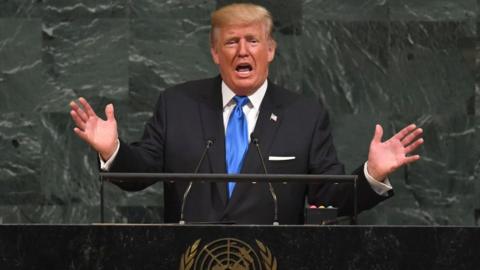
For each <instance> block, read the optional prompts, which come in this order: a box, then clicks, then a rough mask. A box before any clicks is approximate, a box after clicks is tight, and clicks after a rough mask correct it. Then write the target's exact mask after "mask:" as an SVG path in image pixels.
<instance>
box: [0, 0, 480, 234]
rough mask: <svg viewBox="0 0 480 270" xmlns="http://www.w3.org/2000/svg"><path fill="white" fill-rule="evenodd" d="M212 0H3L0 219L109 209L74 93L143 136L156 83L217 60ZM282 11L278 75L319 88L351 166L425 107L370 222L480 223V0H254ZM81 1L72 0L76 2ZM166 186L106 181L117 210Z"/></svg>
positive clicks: (57, 217)
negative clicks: (418, 131)
mask: <svg viewBox="0 0 480 270" xmlns="http://www.w3.org/2000/svg"><path fill="white" fill-rule="evenodd" d="M225 2H230V1H220V0H218V1H206V0H188V1H184V0H173V1H166V0H157V1H154V0H135V1H134V0H82V1H67V0H16V1H13V0H0V223H91V222H96V221H98V216H99V208H98V205H99V195H98V189H99V183H98V181H97V164H96V157H95V153H93V152H92V151H91V150H90V149H89V148H88V147H87V146H86V145H85V144H84V143H83V142H82V141H80V140H79V139H78V138H76V137H75V135H74V134H73V131H72V129H73V124H72V121H71V120H70V117H69V113H68V111H69V109H68V103H69V101H70V100H72V99H75V98H77V97H79V96H84V97H86V98H87V99H89V100H90V101H91V102H92V103H93V105H94V107H95V108H96V109H97V111H98V112H99V113H102V115H103V107H104V106H105V105H106V104H107V103H109V102H113V103H114V104H115V106H116V115H117V118H118V120H119V125H120V135H121V137H122V138H124V139H126V140H129V141H131V140H134V139H135V138H138V137H139V136H140V134H141V132H142V128H143V123H144V122H145V120H146V119H147V118H148V117H149V116H150V112H151V109H152V107H153V104H154V101H155V99H156V97H157V95H158V93H159V92H160V91H162V90H164V89H165V88H166V87H169V86H172V85H174V84H177V83H180V82H183V81H186V80H192V79H198V78H203V77H210V76H214V75H216V74H217V71H216V67H215V66H214V65H213V64H212V62H211V59H210V55H209V47H208V32H209V15H210V12H211V11H212V10H214V9H215V7H216V6H217V5H219V4H224V3H225ZM256 2H257V3H261V4H264V5H265V6H267V7H268V8H269V9H270V10H271V11H272V12H273V14H274V16H275V18H276V22H275V25H276V31H275V38H276V40H277V41H278V44H279V46H278V51H277V55H276V59H275V62H274V63H273V66H272V69H271V78H272V79H273V80H274V81H275V82H277V83H279V84H282V85H285V86H286V87H288V88H289V89H291V90H292V91H295V92H300V93H302V94H304V95H307V96H311V97H312V98H321V99H322V100H323V101H324V102H325V103H326V104H327V106H328V108H329V110H330V112H331V118H332V122H333V127H334V133H335V142H336V145H337V148H338V151H339V155H340V157H341V159H342V160H343V161H344V162H345V164H346V166H347V168H348V169H353V168H354V167H356V166H358V165H359V164H360V163H362V162H363V161H364V160H365V159H366V156H367V150H368V145H369V141H370V138H371V137H372V134H373V128H374V125H375V123H381V124H382V125H383V126H384V128H385V131H386V135H387V136H390V135H391V134H393V133H394V132H395V131H398V130H399V128H401V127H403V126H404V125H406V124H408V123H410V122H415V123H417V124H418V125H420V126H422V127H423V128H424V130H425V140H426V143H425V145H424V147H423V148H422V150H421V151H420V154H421V155H422V156H423V160H422V161H420V162H418V163H416V164H414V165H412V166H409V167H407V168H405V169H404V170H400V171H399V172H397V173H395V174H394V175H392V177H391V182H392V184H393V186H394V188H395V191H396V196H395V197H394V198H393V199H391V200H388V201H387V202H385V203H383V204H382V205H380V206H379V207H377V208H375V209H374V210H372V211H369V212H368V213H364V214H362V215H361V216H360V222H361V223H371V224H429V225H436V224H445V225H451V224H456V225H473V224H475V218H474V209H475V208H478V207H479V206H480V196H479V195H480V182H479V181H480V179H479V176H480V158H479V139H478V135H477V129H478V127H479V123H480V122H479V121H478V120H479V115H480V113H479V111H478V110H479V109H480V106H479V105H480V102H479V94H480V90H479V88H478V86H477V84H476V80H477V77H478V75H477V74H478V71H477V62H478V55H477V54H478V53H477V51H478V50H477V47H478V45H477V44H478V42H477V41H478V34H477V28H478V25H479V23H478V19H477V13H478V3H477V2H476V1H475V0H456V1H450V0H428V1H426V0H365V1H357V0H345V1H338V0H303V1H301V0H296V1H273V0H271V1H256ZM72 3H76V4H72ZM162 192H163V191H162V187H161V185H160V184H157V185H155V186H153V187H151V188H148V189H147V190H145V191H143V192H138V193H127V192H123V191H121V190H119V189H118V188H116V187H114V186H108V187H107V192H106V193H107V213H106V214H107V220H108V221H112V222H159V221H161V212H162V196H163V195H162Z"/></svg>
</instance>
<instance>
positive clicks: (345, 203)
mask: <svg viewBox="0 0 480 270" xmlns="http://www.w3.org/2000/svg"><path fill="white" fill-rule="evenodd" d="M309 173H310V174H329V175H342V174H345V169H344V166H343V164H342V163H341V162H340V161H339V160H338V158H337V153H336V150H335V146H334V144H333V138H332V133H331V128H330V120H329V116H328V113H327V111H326V110H324V109H320V111H319V113H318V116H317V119H316V123H315V128H314V132H313V135H312V140H311V146H310V153H309ZM352 174H353V175H357V176H358V178H357V192H358V193H357V195H358V210H359V211H362V210H366V209H370V208H372V207H373V206H375V205H377V204H378V203H379V202H381V201H383V200H385V199H387V198H389V197H390V196H392V195H393V192H390V193H389V194H388V196H380V195H378V194H377V193H376V192H375V191H374V190H373V189H372V188H371V187H370V184H369V183H368V181H367V179H366V178H365V174H364V173H363V166H360V167H358V168H357V169H356V170H354V171H353V172H352ZM308 203H309V204H313V205H317V206H319V205H324V206H330V205H331V206H334V207H338V215H339V216H345V215H352V214H353V203H354V188H353V184H352V183H333V182H328V183H321V184H311V185H309V186H308Z"/></svg>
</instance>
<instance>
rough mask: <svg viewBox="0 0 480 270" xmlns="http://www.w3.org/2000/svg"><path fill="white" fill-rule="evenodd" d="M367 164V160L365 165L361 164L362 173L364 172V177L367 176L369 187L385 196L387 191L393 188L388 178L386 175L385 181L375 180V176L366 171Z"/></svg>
mask: <svg viewBox="0 0 480 270" xmlns="http://www.w3.org/2000/svg"><path fill="white" fill-rule="evenodd" d="M367 166H368V161H367V162H365V165H363V173H364V174H365V178H367V181H368V183H369V184H370V187H372V189H373V191H375V192H376V193H377V194H378V195H381V196H387V195H388V194H387V193H388V192H389V191H390V190H392V189H393V187H392V185H391V184H390V180H389V179H388V177H387V178H385V181H383V182H380V181H378V180H375V178H373V177H372V176H371V175H370V174H369V173H368V170H367Z"/></svg>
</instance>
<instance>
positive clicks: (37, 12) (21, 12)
mask: <svg viewBox="0 0 480 270" xmlns="http://www.w3.org/2000/svg"><path fill="white" fill-rule="evenodd" d="M42 6H43V3H42V1H38V0H2V1H0V18H5V17H15V18H40V17H41V16H42Z"/></svg>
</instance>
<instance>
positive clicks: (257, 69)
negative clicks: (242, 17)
mask: <svg viewBox="0 0 480 270" xmlns="http://www.w3.org/2000/svg"><path fill="white" fill-rule="evenodd" d="M215 31H216V32H215V33H214V41H213V44H212V48H211V49H210V51H211V53H212V58H213V61H214V62H215V63H216V64H217V65H218V66H219V69H220V74H221V75H222V79H223V80H224V81H225V83H226V84H227V85H228V87H230V88H231V89H232V90H233V91H234V92H235V94H236V95H239V96H247V95H250V94H252V93H253V92H254V91H256V90H257V89H258V88H259V87H260V86H261V85H262V84H263V82H264V81H265V80H266V79H267V76H268V65H269V64H270V62H271V61H272V60H273V57H274V56H275V42H274V41H273V40H271V39H269V37H268V36H267V32H266V29H265V25H264V24H263V23H252V24H248V25H232V26H226V27H221V28H218V29H216V30H215Z"/></svg>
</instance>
